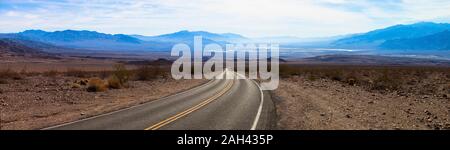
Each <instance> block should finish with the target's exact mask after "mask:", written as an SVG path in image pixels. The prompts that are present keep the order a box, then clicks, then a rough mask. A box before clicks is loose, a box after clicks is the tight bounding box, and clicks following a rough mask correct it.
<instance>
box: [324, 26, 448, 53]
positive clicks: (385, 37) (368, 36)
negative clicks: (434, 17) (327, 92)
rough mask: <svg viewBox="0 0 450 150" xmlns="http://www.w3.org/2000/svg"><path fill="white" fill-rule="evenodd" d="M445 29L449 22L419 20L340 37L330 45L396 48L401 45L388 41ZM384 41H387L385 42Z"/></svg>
mask: <svg viewBox="0 0 450 150" xmlns="http://www.w3.org/2000/svg"><path fill="white" fill-rule="evenodd" d="M446 30H450V24H448V23H432V22H420V23H415V24H411V25H395V26H391V27H387V28H384V29H378V30H374V31H370V32H367V33H363V34H359V35H356V36H351V37H347V38H342V39H339V40H336V41H335V42H333V43H332V45H333V46H335V47H344V48H372V49H377V48H381V49H385V48H389V49H398V48H401V47H393V46H394V45H395V44H389V43H392V42H393V41H396V42H397V43H398V42H401V41H404V42H406V41H408V40H407V39H418V38H423V37H426V36H430V35H433V34H437V33H440V32H444V31H446ZM436 40H437V39H436ZM385 42H388V43H386V44H385ZM405 44H406V43H405ZM382 45H383V46H382ZM387 45H390V46H387ZM396 45H403V44H396Z"/></svg>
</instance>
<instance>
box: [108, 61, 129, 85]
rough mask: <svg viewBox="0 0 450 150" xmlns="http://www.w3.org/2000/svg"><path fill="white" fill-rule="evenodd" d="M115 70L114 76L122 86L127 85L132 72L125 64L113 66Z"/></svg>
mask: <svg viewBox="0 0 450 150" xmlns="http://www.w3.org/2000/svg"><path fill="white" fill-rule="evenodd" d="M113 69H114V70H113V72H112V76H115V77H116V78H117V79H118V80H119V83H120V84H121V85H126V84H127V82H128V80H129V79H130V76H131V72H130V71H129V70H127V68H126V67H125V65H123V64H116V65H114V66H113Z"/></svg>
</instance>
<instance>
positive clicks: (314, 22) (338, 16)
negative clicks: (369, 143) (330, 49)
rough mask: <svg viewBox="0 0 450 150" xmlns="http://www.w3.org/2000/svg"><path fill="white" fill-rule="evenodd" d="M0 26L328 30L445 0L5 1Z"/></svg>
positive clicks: (379, 23) (403, 16) (151, 31)
mask: <svg viewBox="0 0 450 150" xmlns="http://www.w3.org/2000/svg"><path fill="white" fill-rule="evenodd" d="M0 3H5V4H3V5H5V6H6V5H8V6H11V7H7V8H3V7H1V6H0V18H1V20H2V21H1V22H0V25H1V26H2V28H1V29H0V32H17V31H21V30H25V29H31V28H34V29H45V30H61V29H88V30H96V31H100V32H106V33H127V34H145V35H155V34H162V33H168V32H175V31H178V30H182V29H189V30H207V31H211V32H234V33H240V34H244V35H247V36H253V37H255V36H279V35H291V36H300V37H316V36H329V35H337V34H346V33H355V32H364V31H368V30H371V29H375V28H380V27H384V26H389V25H393V24H397V23H411V22H416V21H422V20H425V21H427V20H431V21H433V20H445V19H446V18H449V17H450V11H448V8H450V2H448V1H445V0H426V1H425V0H403V1H401V0H382V1H368V0H359V1H355V0H319V1H316V0H303V1H298V0H246V1H242V0H227V1H223V0H192V1H184V0H152V1H145V0H134V1H133V0H131V1H103V0H67V1H38V0H34V1H12V0H11V1H9V0H4V2H0Z"/></svg>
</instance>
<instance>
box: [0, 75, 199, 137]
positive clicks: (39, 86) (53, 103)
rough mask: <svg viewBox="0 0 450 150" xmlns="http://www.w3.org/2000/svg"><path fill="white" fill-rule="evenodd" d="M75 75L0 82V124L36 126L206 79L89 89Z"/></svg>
mask: <svg viewBox="0 0 450 150" xmlns="http://www.w3.org/2000/svg"><path fill="white" fill-rule="evenodd" d="M76 80H80V79H79V78H76V77H63V76H60V77H44V76H32V77H26V78H25V79H22V80H8V83H7V84H0V107H1V114H0V117H1V118H0V128H1V129H2V130H5V129H40V128H44V127H48V126H53V125H57V124H61V123H65V122H70V121H75V120H78V119H82V118H87V117H90V116H94V115H98V114H102V113H106V112H110V111H114V110H118V109H122V108H126V107H129V106H134V105H137V104H140V103H144V102H148V101H152V100H155V99H158V98H161V97H164V96H168V95H171V94H174V93H177V92H181V91H184V90H187V89H189V88H192V87H195V86H198V85H201V84H203V83H205V82H206V80H173V79H158V80H153V81H130V85H131V86H130V87H129V88H126V89H114V90H108V91H106V92H98V93H91V92H87V91H86V87H80V88H74V87H72V85H71V83H73V82H74V81H76Z"/></svg>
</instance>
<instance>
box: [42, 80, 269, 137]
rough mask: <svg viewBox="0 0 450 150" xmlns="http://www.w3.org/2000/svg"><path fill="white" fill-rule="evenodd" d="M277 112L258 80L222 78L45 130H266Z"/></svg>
mask: <svg viewBox="0 0 450 150" xmlns="http://www.w3.org/2000/svg"><path fill="white" fill-rule="evenodd" d="M225 73H226V74H227V75H235V73H234V72H230V71H225ZM274 116H275V111H274V106H273V103H272V100H271V99H270V96H269V94H268V93H264V94H263V92H262V91H261V90H260V88H259V86H258V84H257V83H256V82H255V81H253V80H249V79H222V80H211V81H209V82H208V83H206V84H204V85H201V86H198V87H196V88H193V89H190V90H188V91H185V92H182V93H178V94H175V95H172V96H169V97H165V98H162V99H159V100H155V101H151V102H148V103H144V104H141V105H138V106H134V107H130V108H126V109H123V110H119V111H115V112H112V113H108V114H103V115H100V116H95V117H91V118H87V119H83V120H79V121H75V122H71V123H67V124H62V125H58V126H55V127H50V128H45V130H48V129H51V130H255V129H256V130H265V129H271V128H272V127H273V124H274V123H273V120H274V118H275V117H274Z"/></svg>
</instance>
